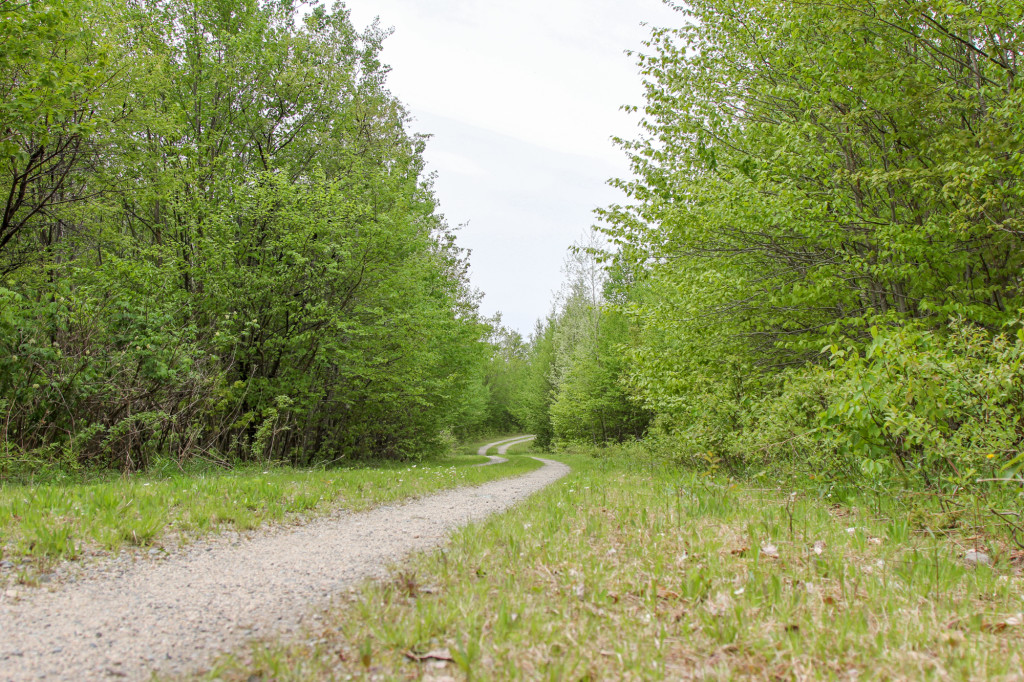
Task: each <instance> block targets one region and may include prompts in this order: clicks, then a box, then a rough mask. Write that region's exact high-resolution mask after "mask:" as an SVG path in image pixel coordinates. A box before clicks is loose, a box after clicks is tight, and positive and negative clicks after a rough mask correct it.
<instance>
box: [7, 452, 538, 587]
mask: <svg viewBox="0 0 1024 682" xmlns="http://www.w3.org/2000/svg"><path fill="white" fill-rule="evenodd" d="M479 445H480V444H471V445H467V446H466V447H465V448H464V450H465V451H467V452H469V451H471V452H472V453H473V456H465V455H461V454H460V455H456V456H453V457H447V458H441V459H437V460H432V461H426V462H419V463H415V464H396V463H384V464H376V465H373V466H359V467H346V468H332V469H293V468H287V467H277V468H269V469H264V468H243V469H235V470H232V471H220V470H211V471H205V472H202V473H193V474H182V473H180V472H173V473H162V474H161V473H148V474H142V475H137V476H130V477H117V478H113V479H109V480H102V481H94V482H90V483H73V482H71V483H68V482H62V483H47V484H38V485H28V484H0V540H2V541H0V570H5V571H7V572H11V571H15V572H16V573H17V574H20V575H23V577H27V576H30V575H31V574H32V573H33V572H34V571H33V570H32V569H33V568H39V567H40V566H42V567H45V566H46V565H48V564H49V563H52V562H53V561H56V560H64V559H74V558H76V557H78V556H79V555H80V554H82V553H83V552H96V551H111V550H118V549H119V548H122V547H125V546H142V547H146V546H152V545H158V546H159V545H160V544H162V543H164V542H167V541H169V540H170V539H171V538H178V539H187V538H188V537H191V536H194V535H199V534H203V533H207V532H214V531H217V530H220V529H224V528H229V529H233V530H250V529H253V528H257V527H259V526H261V525H263V524H265V523H268V522H279V521H283V520H286V519H287V518H288V517H290V516H294V515H296V514H306V513H316V512H319V511H325V510H327V509H336V508H339V507H340V508H344V509H350V510H354V511H358V510H362V509H367V508H369V507H373V506H376V505H379V504H383V503H387V502H391V501H394V500H399V499H404V498H411V497H417V496H420V495H425V494H428V493H432V492H435V491H438V490H442V489H446V488H452V487H456V486H460V485H475V484H479V483H484V482H486V481H490V480H494V479H496V478H502V477H505V476H514V475H517V474H520V473H525V472H527V471H530V470H533V469H535V468H537V467H538V466H540V465H539V463H537V462H535V461H534V460H531V459H527V458H514V459H512V460H510V461H509V462H507V463H504V464H500V465H494V466H485V467H477V466H474V465H476V464H480V463H483V462H486V461H487V460H486V459H485V458H483V457H478V456H476V455H475V453H476V447H478V446H479ZM22 572H24V573H22Z"/></svg>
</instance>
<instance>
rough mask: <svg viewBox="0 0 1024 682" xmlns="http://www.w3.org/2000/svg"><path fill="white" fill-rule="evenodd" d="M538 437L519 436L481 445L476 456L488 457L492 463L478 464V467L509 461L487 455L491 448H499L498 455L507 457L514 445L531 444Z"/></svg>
mask: <svg viewBox="0 0 1024 682" xmlns="http://www.w3.org/2000/svg"><path fill="white" fill-rule="evenodd" d="M536 437H537V436H517V437H515V438H506V439H505V440H499V441H495V442H493V443H488V444H487V445H481V446H480V449H479V450H477V451H476V454H478V455H483V456H484V457H486V458H487V459H489V460H491V461H490V462H484V463H483V464H477V466H478V467H485V466H490V465H491V464H501V463H502V462H507V461H508V459H507V458H505V457H497V456H495V455H488V454H487V451H488V450H490V449H491V448H493V447H494V446H498V454H499V455H505V454H508V449H509V448H510V447H512V446H513V445H519V444H520V443H529V442H530V441H531V440H533V439H534V438H536Z"/></svg>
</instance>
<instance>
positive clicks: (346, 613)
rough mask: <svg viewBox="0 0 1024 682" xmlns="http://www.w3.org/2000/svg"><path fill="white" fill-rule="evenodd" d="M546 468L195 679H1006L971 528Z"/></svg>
mask: <svg viewBox="0 0 1024 682" xmlns="http://www.w3.org/2000/svg"><path fill="white" fill-rule="evenodd" d="M559 459H564V461H566V463H568V464H570V465H571V466H572V467H573V473H572V474H571V475H570V476H569V477H567V478H566V479H563V480H562V481H561V482H559V483H556V484H555V485H554V486H552V487H551V488H549V489H547V490H546V491H544V492H542V493H540V494H538V495H536V496H534V497H533V498H531V500H530V501H529V502H527V503H526V504H523V505H520V506H519V507H517V508H515V509H514V510H512V511H510V512H508V513H506V514H502V515H500V516H497V517H494V518H492V519H491V520H489V521H487V522H484V523H482V524H477V525H473V526H470V527H468V528H466V529H464V530H462V531H460V532H459V533H457V534H456V535H455V536H454V539H453V540H452V542H451V543H450V545H449V546H448V547H446V548H445V549H444V550H442V551H438V552H436V553H433V554H429V555H422V556H419V557H417V558H415V559H414V560H413V561H412V562H411V563H408V564H406V565H403V566H401V567H398V568H396V569H395V570H394V571H393V574H392V577H391V578H389V579H386V580H377V581H372V582H368V583H367V584H365V586H364V587H363V588H362V589H361V590H360V591H358V592H357V593H355V594H354V595H352V596H350V597H349V599H348V602H347V603H343V604H342V605H341V606H339V607H338V608H337V609H336V610H335V611H334V612H333V613H332V615H330V617H329V618H328V619H327V620H325V621H324V622H323V625H321V626H318V628H317V629H316V630H309V631H308V632H307V633H306V635H305V637H304V638H302V639H288V640H287V641H281V642H269V643H263V644H258V645H255V646H254V648H253V650H252V651H251V652H250V653H247V654H238V655H236V656H233V657H227V658H225V659H223V660H222V661H221V662H220V663H219V664H218V665H217V667H216V668H215V669H214V670H213V671H212V672H211V673H210V675H209V677H210V678H220V679H226V680H243V679H264V680H267V679H275V680H307V679H364V678H365V679H381V680H389V679H421V678H425V679H430V676H433V675H439V676H445V675H447V676H453V677H455V678H456V679H472V680H510V679H528V680H562V679H565V680H598V679H616V680H618V679H626V680H629V679H634V680H649V679H662V678H668V679H721V680H732V679H776V678H777V679H854V678H856V679H979V678H984V679H992V678H995V679H1021V677H1022V673H1021V670H1024V650H1022V649H1021V647H1020V641H1021V639H1020V638H1021V636H1022V635H1024V628H1022V626H1021V625H1020V621H1019V620H1018V619H1019V615H1018V614H1020V612H1021V611H1022V610H1024V605H1022V596H1024V591H1022V587H1024V584H1022V579H1021V575H1020V566H1019V564H1017V563H1015V562H1016V561H1018V559H1019V557H1017V556H1016V555H1015V554H1013V553H1011V552H1010V551H1009V550H1008V549H1006V548H1004V547H1001V546H999V545H991V544H990V545H985V546H984V547H983V549H984V550H985V551H986V552H988V553H990V555H991V556H992V558H993V560H994V563H993V565H992V566H978V567H973V568H972V567H969V566H968V565H966V564H965V563H964V561H963V559H962V553H963V551H964V549H966V548H968V547H970V546H971V545H972V543H979V542H982V539H981V538H970V537H942V536H936V535H933V534H929V533H922V532H917V531H916V530H915V529H914V527H913V526H911V525H910V524H908V523H907V522H906V521H905V520H900V519H891V520H887V519H878V518H875V517H872V516H870V515H869V514H867V513H866V512H862V511H858V510H857V509H851V508H847V507H830V506H829V505H827V504H824V503H823V502H822V501H820V500H818V499H813V498H812V497H810V496H808V495H807V494H805V493H801V492H797V493H796V494H792V493H791V491H788V490H778V489H756V488H753V487H751V486H743V485H738V484H735V483H731V482H728V481H716V480H711V479H709V478H704V477H701V476H700V475H698V474H696V473H692V472H679V471H678V470H676V471H673V470H669V469H655V470H650V469H645V470H641V469H640V468H638V467H631V466H630V465H629V464H628V463H625V462H623V461H622V460H600V459H594V458H591V457H587V456H579V455H570V456H565V457H559ZM431 652H433V653H434V654H437V655H438V656H439V657H440V658H441V659H448V660H438V659H437V658H434V659H430V658H423V655H424V654H427V653H431ZM415 658H423V660H421V661H416V660H414V659H415ZM253 676H255V677H253Z"/></svg>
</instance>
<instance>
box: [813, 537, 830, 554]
mask: <svg viewBox="0 0 1024 682" xmlns="http://www.w3.org/2000/svg"><path fill="white" fill-rule="evenodd" d="M825 547H827V545H826V544H825V541H824V540H817V541H816V542H815V543H814V553H815V554H821V553H822V552H824V551H825Z"/></svg>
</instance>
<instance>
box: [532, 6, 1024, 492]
mask: <svg viewBox="0 0 1024 682" xmlns="http://www.w3.org/2000/svg"><path fill="white" fill-rule="evenodd" d="M679 10H680V25H679V27H677V28H667V29H657V30H655V31H654V32H653V37H652V39H651V40H650V42H649V43H648V48H649V49H648V54H646V55H644V56H642V57H640V66H641V68H642V71H643V74H644V77H645V84H646V105H645V107H644V108H643V121H642V131H643V132H642V134H641V136H640V137H639V138H638V139H636V140H629V141H623V142H622V143H621V144H622V146H623V147H624V149H625V150H626V151H627V153H628V154H629V156H630V159H631V160H632V166H633V170H634V172H635V177H634V178H632V179H624V180H620V181H617V183H616V184H617V185H618V186H619V187H620V188H622V189H623V190H624V191H625V193H626V194H627V195H628V197H629V201H628V202H627V203H625V204H624V205H621V206H612V207H610V208H608V209H606V210H603V211H602V212H601V214H602V218H603V224H602V226H601V231H602V232H603V233H604V236H605V237H606V238H607V239H609V240H610V241H611V242H612V243H613V246H612V248H611V249H609V250H608V251H609V253H608V254H606V256H605V260H606V272H605V277H606V279H607V282H608V287H607V291H605V292H604V295H603V296H602V297H601V300H600V301H598V305H599V306H600V307H601V308H602V309H603V310H604V314H597V313H594V314H593V315H592V318H591V319H592V321H594V322H596V321H597V320H601V321H602V324H605V325H609V326H611V327H613V328H616V329H617V328H618V327H620V326H621V327H622V329H623V330H622V331H615V332H609V334H610V337H612V343H611V345H610V346H608V347H607V350H602V351H600V353H598V352H597V351H595V350H594V345H593V343H592V337H588V338H587V339H582V338H576V339H574V340H572V342H571V343H570V344H569V345H570V346H572V347H573V349H574V350H573V351H571V352H568V351H565V350H558V352H557V353H556V355H560V356H561V357H583V356H585V355H588V354H591V356H592V357H595V358H596V357H598V356H599V355H605V354H607V353H610V354H611V355H612V356H614V357H615V358H616V361H615V362H614V363H612V364H613V365H614V366H615V367H616V370H615V372H614V373H615V375H616V378H615V380H614V381H612V382H611V383H610V384H609V383H608V382H604V383H601V382H597V383H598V384H599V385H600V386H603V387H604V388H603V389H596V390H595V389H594V388H592V387H589V386H588V385H587V384H588V380H589V378H588V374H587V373H586V372H585V371H582V370H581V368H582V365H580V364H579V363H576V362H574V363H573V370H572V371H570V372H569V373H568V374H567V373H566V371H565V369H563V368H561V367H560V366H559V363H558V361H557V360H556V361H555V362H554V366H555V370H554V371H552V372H551V376H552V377H554V378H555V379H556V380H557V381H556V383H557V386H555V387H554V388H553V391H554V392H553V394H552V395H553V396H554V402H553V403H552V405H551V407H550V415H551V419H552V421H553V423H554V425H555V431H556V435H559V434H560V435H562V436H563V437H565V438H567V439H576V440H580V439H590V438H593V437H597V436H599V432H598V431H596V430H595V429H594V428H593V427H592V426H591V424H592V422H593V421H594V420H595V419H596V418H597V415H598V412H599V410H598V408H597V407H596V406H594V405H592V404H588V401H589V403H593V401H595V400H599V399H601V398H603V397H605V396H609V395H611V393H610V392H609V391H608V390H607V387H608V386H609V385H616V386H617V387H619V388H621V389H622V390H623V391H624V393H625V396H626V397H627V398H628V400H629V401H632V402H633V403H634V404H635V405H638V406H639V407H641V408H643V409H644V410H646V411H647V412H649V413H650V414H651V415H653V421H652V423H651V427H650V428H649V429H648V431H647V434H646V440H647V443H648V445H649V446H651V447H653V448H655V449H657V450H659V451H662V452H664V453H666V454H667V455H668V456H671V457H673V458H675V459H678V460H682V461H688V462H698V463H702V464H705V465H711V466H725V467H728V468H730V469H731V470H733V471H741V470H745V471H752V472H757V471H762V470H764V469H774V470H776V471H784V472H794V473H799V475H800V476H801V477H802V478H804V479H806V478H807V477H810V478H812V479H815V480H820V481H822V482H823V485H824V486H825V488H826V489H827V490H833V491H834V490H836V489H837V488H838V489H844V488H845V489H853V488H857V489H865V488H868V489H870V488H872V487H874V488H876V489H877V490H893V489H894V487H901V488H903V487H910V488H918V489H919V488H926V489H929V490H932V491H935V492H946V493H950V492H956V491H962V490H964V489H965V488H966V489H969V490H973V491H980V492H984V491H985V490H987V489H988V487H989V484H988V483H985V482H984V481H986V480H988V479H1006V478H1008V477H1009V476H1011V475H1013V474H1014V473H1015V472H1016V471H1018V470H1019V468H1020V467H1021V464H1022V460H1024V457H1022V455H1021V449H1022V448H1021V444H1022V442H1024V394H1022V386H1024V369H1022V365H1021V357H1022V355H1024V332H1022V331H1021V313H1020V310H1021V308H1022V307H1024V281H1022V273H1024V270H1022V265H1024V262H1022V259H1024V248H1022V247H1024V243H1022V241H1024V226H1022V223H1021V216H1022V214H1024V185H1022V183H1021V177H1022V175H1024V151H1022V150H1024V91H1022V90H1021V87H1020V81H1019V77H1018V69H1019V68H1020V67H1021V65H1022V56H1024V6H1021V4H1020V3H1017V2H1008V1H1004V0H970V1H966V2H965V1H961V0H955V1H951V2H948V1H946V0H922V1H917V0H914V1H908V0H883V1H881V2H879V1H877V0H871V1H868V0H843V1H842V2H838V3H816V2H810V3H803V2H801V3H792V2H783V3H779V2H770V1H768V0H692V1H691V2H687V3H686V4H685V5H684V6H682V7H680V8H679ZM571 301H572V297H570V299H569V302H568V303H567V304H566V306H565V308H564V310H565V312H564V313H562V314H563V315H571V314H570V313H569V311H570V310H572V307H573V304H572V303H571ZM576 328H577V327H576V326H573V325H568V326H567V325H565V324H564V323H562V324H561V325H560V326H559V325H556V330H555V334H554V336H555V340H554V345H555V348H556V349H559V339H565V337H566V334H570V333H575V332H573V331H571V330H574V329H576ZM577 337H578V334H577ZM573 372H576V374H575V375H573ZM561 398H566V399H567V401H566V402H565V403H560V402H559V400H560V399H561ZM602 437H607V435H604V436H602ZM613 437H614V436H613ZM979 479H980V480H981V481H982V483H979ZM998 485H999V484H998V483H997V486H998Z"/></svg>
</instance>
